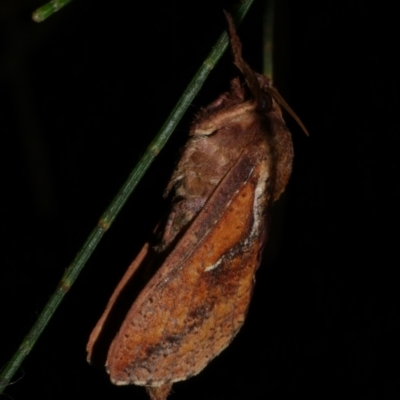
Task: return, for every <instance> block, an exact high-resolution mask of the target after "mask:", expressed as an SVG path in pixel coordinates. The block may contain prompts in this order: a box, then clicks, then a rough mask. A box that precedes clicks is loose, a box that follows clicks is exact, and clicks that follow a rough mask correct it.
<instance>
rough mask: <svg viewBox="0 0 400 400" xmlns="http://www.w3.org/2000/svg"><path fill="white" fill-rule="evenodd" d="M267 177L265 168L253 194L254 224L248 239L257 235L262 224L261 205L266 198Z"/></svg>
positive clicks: (267, 172) (267, 173)
mask: <svg viewBox="0 0 400 400" xmlns="http://www.w3.org/2000/svg"><path fill="white" fill-rule="evenodd" d="M268 175H269V171H268V168H265V170H264V172H263V173H262V174H261V175H260V178H259V179H258V182H257V186H256V190H255V193H254V203H253V218H254V223H253V226H252V228H251V233H250V237H252V236H253V235H258V232H259V231H260V228H261V226H262V224H263V223H264V220H263V218H262V216H263V210H262V209H261V204H262V203H263V202H264V199H265V196H266V183H267V178H268Z"/></svg>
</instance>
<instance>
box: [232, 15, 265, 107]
mask: <svg viewBox="0 0 400 400" xmlns="http://www.w3.org/2000/svg"><path fill="white" fill-rule="evenodd" d="M224 13H225V17H226V19H227V21H228V30H229V36H230V40H231V47H232V53H233V59H234V60H233V62H234V64H235V65H236V66H237V67H238V69H239V71H240V72H241V73H242V74H243V76H244V79H245V80H246V83H247V86H248V88H249V90H250V92H251V94H252V95H253V97H254V100H255V102H256V103H257V104H260V100H261V89H260V84H259V83H258V80H257V77H256V74H255V73H254V71H253V70H252V69H251V68H250V67H249V65H248V64H247V63H246V61H244V60H243V58H242V43H241V42H240V39H239V37H238V35H237V33H236V28H235V23H234V22H233V18H232V16H231V14H229V13H228V12H227V11H225V10H224Z"/></svg>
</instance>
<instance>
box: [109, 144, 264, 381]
mask: <svg viewBox="0 0 400 400" xmlns="http://www.w3.org/2000/svg"><path fill="white" fill-rule="evenodd" d="M266 146H267V145H266V143H264V142H260V143H256V144H255V145H254V144H253V146H250V147H251V148H248V149H245V150H244V151H243V153H242V156H241V157H240V158H239V159H238V160H237V162H236V163H235V164H234V166H233V167H232V168H231V170H230V171H229V173H228V174H227V175H226V176H225V177H224V179H223V180H222V181H221V183H220V184H219V185H218V187H217V188H216V190H215V191H214V193H213V194H212V196H211V197H210V198H209V200H208V201H207V203H206V204H205V206H204V208H203V209H202V211H201V212H200V213H199V215H198V216H197V217H196V218H195V220H194V221H193V223H192V225H191V226H190V227H189V229H188V231H187V232H186V233H185V234H184V236H183V237H182V238H181V240H180V241H179V242H178V244H177V246H176V247H175V249H174V250H173V251H172V252H171V254H170V255H169V256H168V258H167V259H166V260H165V262H164V264H163V265H162V267H161V268H160V270H159V271H158V272H157V273H156V274H155V276H154V277H153V278H152V279H151V281H150V282H149V283H148V285H147V286H146V288H145V289H144V290H143V291H142V293H141V294H140V295H139V297H138V298H137V300H136V301H135V303H134V304H133V306H132V307H131V309H130V311H129V313H128V315H127V317H126V318H125V321H124V323H123V324H122V326H121V329H120V331H119V332H118V334H117V336H116V337H115V339H114V341H113V343H112V344H111V347H110V349H109V353H108V357H107V368H108V372H109V374H110V378H111V380H112V382H113V383H115V384H120V385H123V384H132V383H133V384H136V385H148V386H161V385H165V384H168V383H172V382H176V381H180V380H184V379H187V378H188V377H190V376H192V375H196V374H197V373H199V372H200V371H201V370H202V369H203V368H204V367H205V366H206V365H207V364H208V363H209V361H211V359H213V358H214V357H215V356H216V355H218V354H219V353H220V352H221V351H222V350H223V349H224V348H225V347H226V346H228V344H229V343H230V342H231V340H232V339H233V337H234V336H235V334H236V333H237V332H238V330H239V328H240V327H241V326H242V324H243V322H244V319H245V315H246V312H247V308H248V304H249V301H250V298H251V294H252V288H253V285H254V273H255V270H256V269H257V267H258V265H259V260H260V254H259V253H260V248H261V247H262V244H263V241H264V229H265V228H264V225H265V223H264V213H265V208H266V205H267V203H268V198H267V197H266V196H267V195H268V194H267V191H266V188H265V185H266V182H267V178H268V174H269V167H268V160H267V158H268V157H267V153H268V151H267V150H268V149H267V148H266ZM255 154H263V155H264V156H259V157H257V156H255ZM263 157H264V158H263Z"/></svg>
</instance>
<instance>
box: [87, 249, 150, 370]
mask: <svg viewBox="0 0 400 400" xmlns="http://www.w3.org/2000/svg"><path fill="white" fill-rule="evenodd" d="M148 251H149V243H145V244H144V246H143V247H142V249H141V250H140V252H139V254H138V255H137V257H136V258H135V259H134V260H133V261H132V263H131V265H130V266H129V268H128V269H127V271H126V272H125V274H124V276H123V277H122V279H121V280H120V282H119V283H118V285H117V287H116V288H115V290H114V292H113V294H112V296H111V297H110V300H108V303H107V307H106V309H105V310H104V312H103V315H102V316H101V318H100V319H99V320H98V322H97V324H96V326H95V327H94V328H93V331H92V333H91V334H90V337H89V341H88V343H87V345H86V351H87V360H88V362H90V361H91V359H92V353H93V347H94V345H95V343H96V341H97V339H98V338H99V336H100V334H101V332H102V330H103V326H104V324H105V322H106V320H107V318H108V316H109V315H110V313H111V310H112V308H113V307H114V304H115V302H116V301H117V299H118V296H119V295H120V293H121V292H122V291H123V289H124V288H125V286H126V285H127V284H128V282H129V280H130V279H131V278H132V276H133V275H134V273H135V272H136V271H137V269H138V268H139V267H140V265H141V263H142V262H143V260H144V258H145V257H146V255H147V254H148Z"/></svg>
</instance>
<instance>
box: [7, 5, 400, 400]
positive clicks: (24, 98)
mask: <svg viewBox="0 0 400 400" xmlns="http://www.w3.org/2000/svg"><path fill="white" fill-rule="evenodd" d="M232 4H233V2H231V1H219V0H203V1H201V2H189V1H185V0H168V1H165V0H163V1H161V0H160V1H152V2H148V3H147V4H142V2H140V3H139V2H138V3H136V2H118V3H113V2H106V1H102V0H97V1H94V0H75V1H74V2H73V3H71V4H70V5H69V6H68V7H66V8H65V9H64V10H63V11H60V12H59V13H58V14H57V15H54V16H53V17H52V18H50V19H49V20H48V21H46V22H43V23H42V24H36V23H34V22H32V21H31V20H30V13H31V12H32V10H34V9H35V8H36V7H37V6H39V5H41V2H40V1H38V0H35V1H16V0H6V1H2V2H1V5H0V46H1V55H0V56H1V58H0V102H1V103H0V129H1V151H2V157H1V171H2V174H1V189H2V190H1V200H2V202H1V208H0V212H1V216H0V219H1V225H0V227H1V228H0V229H1V234H2V238H1V255H2V257H1V269H0V304H1V320H0V364H1V365H4V364H5V363H6V361H7V360H8V359H9V357H10V356H11V355H12V354H13V352H14V351H15V350H16V348H17V346H18V345H19V343H20V341H21V340H22V338H23V336H24V334H25V333H26V332H27V331H28V329H29V327H30V326H31V324H32V323H33V322H34V321H35V318H36V316H37V314H38V313H39V312H40V310H41V309H42V307H43V306H44V304H45V303H46V301H47V299H48V298H49V296H50V295H51V293H52V292H53V290H54V288H55V286H56V284H57V282H58V280H59V279H60V277H61V275H62V273H63V271H64V270H65V268H66V267H67V266H68V264H69V262H70V261H71V260H72V259H73V257H74V255H75V254H76V252H77V251H78V250H79V248H80V245H81V244H82V242H83V241H84V239H85V238H86V236H87V235H88V233H89V232H90V230H91V229H92V228H93V226H94V225H95V223H96V221H97V219H98V218H99V216H100V214H101V213H102V211H103V210H104V209H105V207H106V206H107V204H108V203H109V202H110V201H111V199H112V198H113V196H114V194H115V193H116V191H117V189H118V187H119V186H120V185H121V184H122V182H123V181H124V180H125V178H126V176H127V175H128V173H129V171H130V169H131V168H132V167H133V165H134V164H135V162H136V161H137V160H138V159H139V157H140V155H141V154H142V153H143V151H144V150H145V148H146V146H147V145H148V144H149V142H150V140H151V138H152V136H153V135H154V134H155V133H156V132H157V131H158V129H159V128H160V126H161V124H162V123H163V121H164V120H165V118H166V117H167V115H168V113H169V112H170V110H171V108H172V107H173V105H174V104H175V103H176V101H177V99H178V98H179V96H180V94H181V93H182V91H183V90H184V88H185V87H186V85H187V83H188V82H189V80H190V79H191V77H192V76H193V74H194V72H195V71H196V69H197V68H198V66H199V65H200V64H201V62H202V61H203V60H204V58H205V56H206V55H207V53H208V51H209V49H210V48H211V46H212V45H213V43H214V42H215V40H216V38H217V37H218V35H219V34H220V32H221V30H222V29H223V28H224V27H225V21H224V17H223V14H222V9H223V8H227V9H230V7H231V6H232ZM263 7H264V4H263V1H261V0H256V1H255V4H254V5H253V7H252V9H251V10H250V12H249V14H248V16H247V17H246V19H245V21H244V23H243V24H242V26H241V27H240V29H239V35H240V37H241V39H242V42H243V46H244V56H245V58H246V60H248V62H249V64H250V65H251V66H252V67H253V68H254V69H255V70H259V71H260V70H261V68H262V67H261V54H262V40H261V32H262V13H263ZM277 11H278V12H277V19H276V39H277V42H276V65H275V73H276V74H275V83H276V86H277V87H278V89H279V90H280V92H281V94H282V95H283V96H284V97H285V98H286V100H287V101H288V103H289V104H290V105H291V106H292V108H293V109H294V110H295V111H296V112H297V114H298V115H299V116H301V119H302V120H303V122H304V123H305V125H306V126H307V128H308V130H309V131H310V134H311V136H310V138H306V137H305V136H304V135H303V133H302V132H301V130H300V129H299V127H298V126H297V125H296V124H295V123H294V121H293V120H291V118H290V117H287V118H286V120H287V121H288V125H289V127H290V129H291V131H292V134H293V139H294V145H295V162H294V170H293V175H292V178H291V181H290V184H289V186H288V188H287V191H286V194H285V197H284V199H282V200H281V201H280V204H279V205H277V206H276V208H275V210H276V211H275V218H274V220H273V221H272V224H271V235H272V237H271V239H270V242H269V245H267V251H266V254H265V257H264V261H263V264H262V266H261V268H260V269H259V271H258V273H257V285H256V289H255V293H254V297H253V300H252V303H251V307H250V311H249V314H248V318H247V321H246V323H245V325H244V327H243V329H242V330H241V332H240V333H239V334H238V336H237V337H236V339H235V340H234V341H233V343H232V345H231V346H230V347H229V348H228V349H227V350H226V351H224V352H223V353H222V354H221V355H220V356H219V357H217V358H216V359H215V360H214V361H213V362H212V363H211V364H210V365H209V366H208V367H207V368H206V369H205V370H204V371H203V372H202V373H201V374H200V375H199V376H197V377H194V378H192V379H190V380H188V381H186V382H183V383H179V384H176V385H175V386H174V394H173V395H172V396H171V399H176V400H178V399H189V398H190V399H208V400H211V399H244V398H249V399H259V398H260V399H261V398H268V399H287V398H293V396H296V397H297V396H304V397H307V398H312V399H317V398H318V399H321V398H323V399H331V398H332V399H333V398H338V397H339V396H340V397H341V398H342V397H344V398H356V399H399V398H400V379H399V372H400V371H399V366H398V365H399V364H398V359H399V340H398V337H399V333H400V332H399V331H400V320H399V305H398V300H397V297H398V296H397V292H398V286H399V285H398V279H397V269H398V267H399V261H398V256H397V248H398V242H399V235H398V226H399V213H398V207H399V200H400V192H399V183H398V181H399V178H398V177H399V172H400V168H399V167H400V162H399V155H398V153H399V144H400V129H399V128H400V122H399V118H398V114H399V106H400V93H399V80H398V75H399V73H398V71H399V63H398V61H397V55H398V40H399V29H398V27H397V26H398V21H397V20H396V15H397V13H396V12H395V9H394V8H391V7H390V6H389V3H387V4H386V3H385V2H384V1H382V2H378V3H374V5H372V3H371V4H369V3H367V2H363V1H356V0H350V1H347V2H338V1H335V2H334V1H324V2H313V1H308V0H304V1H301V2H299V1H291V0H287V1H280V2H279V5H278V10H277ZM234 73H235V70H234V67H233V66H232V62H231V57H230V55H229V53H227V54H226V55H225V57H224V58H223V60H222V62H221V63H220V64H219V65H218V66H217V67H216V68H215V70H214V71H213V72H212V73H211V75H210V78H209V80H208V81H207V82H206V84H205V86H204V88H203V90H202V91H201V93H200V94H199V96H197V97H196V99H195V100H194V102H193V104H192V106H191V109H190V110H189V112H188V113H187V116H186V117H185V118H184V119H183V121H182V123H181V124H180V125H179V127H178V129H177V130H176V132H175V134H174V136H173V138H172V140H171V141H170V142H169V144H168V145H167V146H166V148H165V149H164V150H163V151H162V153H161V154H160V156H159V157H158V158H157V160H156V162H155V163H154V165H153V166H152V167H151V169H150V171H149V172H148V173H147V174H146V176H145V179H144V180H143V182H142V183H141V184H140V185H139V187H138V189H137V191H135V193H134V194H133V196H132V197H131V198H130V200H129V201H128V203H127V206H126V208H125V209H124V210H123V211H122V213H121V214H120V216H119V217H118V219H117V220H116V222H115V224H114V225H113V227H112V228H111V229H110V231H109V232H108V233H107V234H106V236H105V238H104V240H103V241H102V242H101V244H100V246H99V247H98V249H97V250H96V251H95V253H94V255H93V257H92V258H91V260H90V261H89V262H88V264H87V266H86V268H85V269H84V271H83V272H82V274H81V276H80V277H79V279H78V280H77V282H76V284H75V285H74V287H73V288H72V289H71V291H70V292H69V294H68V295H67V297H66V299H65V300H64V302H63V303H62V304H61V306H60V308H59V309H58V311H57V312H56V314H55V316H54V318H53V319H52V321H51V322H50V324H49V325H48V327H47V329H46V330H45V332H44V333H43V335H42V336H41V338H40V339H39V341H38V342H37V345H36V346H35V348H34V349H33V351H32V352H31V354H30V355H29V357H28V358H27V359H26V361H25V362H24V363H23V365H22V368H21V370H19V371H18V373H17V374H16V376H15V381H14V383H13V384H12V385H11V386H10V387H9V388H7V389H6V391H5V393H7V394H8V395H9V396H10V398H12V399H16V400H19V399H28V398H33V397H37V398H41V399H72V398H73V399H81V398H82V399H84V398H85V399H86V398H90V397H93V398H98V397H100V396H102V397H104V398H113V399H133V398H135V399H146V394H145V392H144V389H143V388H138V387H133V386H131V387H115V386H113V385H111V384H110V383H109V381H108V379H107V376H106V374H105V373H103V372H101V371H100V370H98V369H96V368H93V367H91V366H89V365H88V364H87V363H86V361H85V356H86V355H85V345H86V341H87V338H88V335H89V333H90V331H91V329H92V327H93V325H94V324H95V322H96V321H97V319H98V318H99V316H100V314H101V312H102V310H103V308H104V306H105V304H106V302H107V300H108V297H109V295H110V293H111V291H112V289H113V287H114V286H115V284H116V283H117V282H118V280H119V278H120V277H121V275H122V273H123V271H124V270H125V268H126V267H127V265H128V264H129V262H130V261H131V260H132V259H133V257H134V256H135V254H136V253H137V251H138V250H139V249H140V247H141V245H142V244H143V240H144V237H146V235H147V234H148V233H149V232H150V231H151V229H152V228H153V227H154V225H155V224H156V222H157V220H158V219H159V218H160V213H161V211H162V209H163V207H164V203H163V200H162V198H161V195H162V192H163V189H164V187H165V185H166V182H167V181H168V177H169V175H170V174H171V171H172V169H173V166H174V162H175V161H176V159H177V156H178V155H179V148H180V146H181V145H182V144H183V143H184V141H185V138H186V135H187V130H188V126H189V124H190V121H191V119H192V118H193V114H194V113H195V112H196V111H197V110H198V109H199V108H200V107H201V106H204V105H206V104H207V103H208V102H210V101H211V100H213V99H214V98H215V97H217V96H218V94H219V93H220V92H222V91H224V90H226V89H227V88H228V84H229V80H230V78H231V77H232V76H233V75H234ZM4 398H7V397H4Z"/></svg>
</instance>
